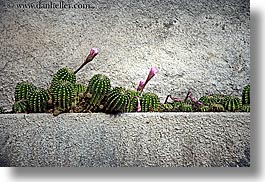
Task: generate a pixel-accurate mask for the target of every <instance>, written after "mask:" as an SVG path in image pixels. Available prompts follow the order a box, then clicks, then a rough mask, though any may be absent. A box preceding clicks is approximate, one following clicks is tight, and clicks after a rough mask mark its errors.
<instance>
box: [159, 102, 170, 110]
mask: <svg viewBox="0 0 265 182" xmlns="http://www.w3.org/2000/svg"><path fill="white" fill-rule="evenodd" d="M172 110H173V105H172V104H170V103H166V104H160V105H159V107H158V111H159V112H171V111H172Z"/></svg>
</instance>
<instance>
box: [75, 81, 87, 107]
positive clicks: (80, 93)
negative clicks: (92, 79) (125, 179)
mask: <svg viewBox="0 0 265 182" xmlns="http://www.w3.org/2000/svg"><path fill="white" fill-rule="evenodd" d="M73 87H74V93H73V97H74V100H73V102H72V106H73V107H74V106H77V105H78V104H79V102H80V101H81V99H82V98H83V97H84V95H85V92H86V90H87V87H86V86H85V85H84V84H82V83H76V84H74V85H73Z"/></svg>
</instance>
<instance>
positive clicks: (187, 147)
mask: <svg viewBox="0 0 265 182" xmlns="http://www.w3.org/2000/svg"><path fill="white" fill-rule="evenodd" d="M0 165H1V166H71V167H79V166H90V167H98V166H101V167H102V166H104V167H121V166H130V167H131V166H138V167H142V166H145V167H153V166H155V167H171V166H174V167H175V166H186V167H191V166H205V167H217V166H250V114H249V113H128V114H121V115H107V114H95V113H93V114H62V115H59V116H58V117H53V116H52V115H51V114H28V115H25V114H16V115H10V114H4V115H0Z"/></svg>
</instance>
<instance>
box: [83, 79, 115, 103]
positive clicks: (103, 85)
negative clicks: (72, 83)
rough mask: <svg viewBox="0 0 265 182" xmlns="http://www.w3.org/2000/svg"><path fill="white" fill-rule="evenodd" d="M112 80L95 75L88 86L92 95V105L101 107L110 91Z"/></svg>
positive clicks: (88, 90)
mask: <svg viewBox="0 0 265 182" xmlns="http://www.w3.org/2000/svg"><path fill="white" fill-rule="evenodd" d="M110 88H111V86H110V79H109V78H108V77H107V76H105V75H102V74H97V75H94V76H93V77H92V78H91V79H90V81H89V85H88V89H87V92H88V93H89V94H92V97H91V99H90V104H92V105H93V106H99V105H100V103H101V101H102V100H103V99H104V97H105V96H106V94H107V93H108V92H109V91H110Z"/></svg>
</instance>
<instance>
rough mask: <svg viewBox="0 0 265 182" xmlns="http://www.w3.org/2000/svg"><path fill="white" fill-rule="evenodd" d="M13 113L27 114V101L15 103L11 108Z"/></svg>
mask: <svg viewBox="0 0 265 182" xmlns="http://www.w3.org/2000/svg"><path fill="white" fill-rule="evenodd" d="M12 111H13V113H27V112H29V102H28V101H27V100H19V101H16V102H15V103H14V105H13V107H12Z"/></svg>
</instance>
